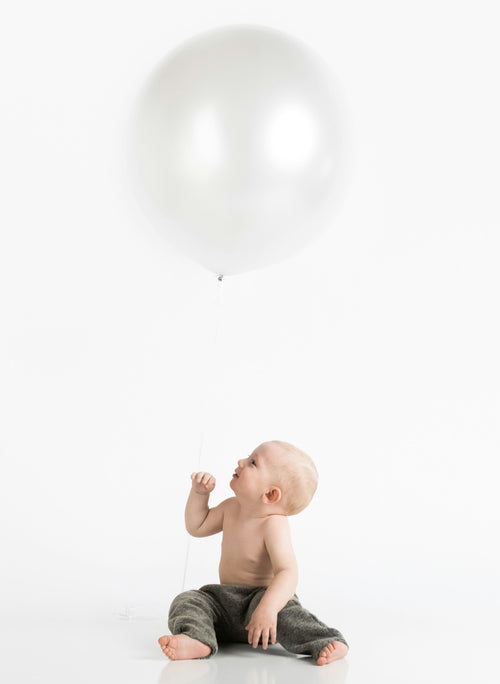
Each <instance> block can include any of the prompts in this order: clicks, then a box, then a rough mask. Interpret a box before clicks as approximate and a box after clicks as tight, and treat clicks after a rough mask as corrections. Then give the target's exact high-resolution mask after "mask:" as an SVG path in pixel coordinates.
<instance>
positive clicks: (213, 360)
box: [182, 275, 224, 591]
mask: <svg viewBox="0 0 500 684" xmlns="http://www.w3.org/2000/svg"><path fill="white" fill-rule="evenodd" d="M223 278H224V276H222V275H218V276H217V290H218V295H217V302H216V314H215V325H214V336H213V341H212V350H211V353H210V355H209V357H208V359H207V362H208V368H209V369H211V370H214V369H215V367H216V365H217V364H216V356H217V349H218V346H219V335H220V327H221V319H222V282H223ZM216 377H218V376H217V374H216ZM209 388H210V380H209V379H207V380H206V382H205V392H204V397H203V402H202V407H201V429H200V446H199V449H198V460H197V463H196V470H199V469H200V465H201V457H202V454H203V450H204V448H205V432H206V423H207V404H208V394H209ZM190 549H191V535H189V534H188V537H187V544H186V557H185V559H184V572H183V575H182V591H184V590H185V588H186V577H187V570H188V566H189V552H190Z"/></svg>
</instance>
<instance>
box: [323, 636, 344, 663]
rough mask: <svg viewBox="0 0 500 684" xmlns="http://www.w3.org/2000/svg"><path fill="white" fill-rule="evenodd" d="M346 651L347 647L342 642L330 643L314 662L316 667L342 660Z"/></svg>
mask: <svg viewBox="0 0 500 684" xmlns="http://www.w3.org/2000/svg"><path fill="white" fill-rule="evenodd" d="M348 650H349V649H348V647H347V646H346V645H345V644H344V643H343V642H342V641H332V643H331V644H328V646H325V648H323V649H322V650H321V652H320V654H319V658H318V660H317V661H316V662H317V663H318V665H328V663H331V662H333V661H334V660H340V659H341V658H343V657H344V656H345V655H346V653H347V651H348Z"/></svg>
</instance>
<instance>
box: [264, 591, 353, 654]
mask: <svg viewBox="0 0 500 684" xmlns="http://www.w3.org/2000/svg"><path fill="white" fill-rule="evenodd" d="M277 641H278V643H280V644H281V645H282V646H283V647H284V648H286V649H287V651H291V652H292V653H297V654H300V655H310V656H312V657H313V658H314V659H315V660H316V662H317V663H318V665H326V664H327V663H331V662H332V661H334V660H340V659H341V658H343V657H344V656H345V655H346V653H347V651H348V650H349V647H348V646H347V642H346V640H345V639H344V637H343V636H342V634H341V633H340V632H339V631H338V629H333V628H332V627H328V626H327V625H325V624H324V623H323V622H321V621H320V620H318V618H317V617H316V616H315V615H313V614H312V613H310V612H309V611H307V610H306V609H305V608H303V607H302V606H301V604H300V602H299V600H298V599H297V598H296V597H293V598H292V599H291V600H290V601H288V603H287V604H286V606H285V607H284V608H283V609H282V610H280V612H279V613H278V625H277Z"/></svg>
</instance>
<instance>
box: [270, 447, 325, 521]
mask: <svg viewBox="0 0 500 684" xmlns="http://www.w3.org/2000/svg"><path fill="white" fill-rule="evenodd" d="M269 443H270V444H277V445H278V446H280V447H281V448H282V449H283V451H285V452H286V456H287V457H286V458H285V459H284V462H283V464H281V465H280V469H279V479H280V481H281V485H282V487H283V499H282V501H283V506H284V508H285V512H286V514H287V515H296V514H297V513H300V511H302V510H304V508H305V507H306V506H308V505H309V503H310V502H311V499H312V498H313V496H314V492H315V491H316V488H317V486H318V471H317V470H316V466H315V465H314V462H313V460H312V458H311V457H310V456H309V455H308V454H306V453H305V451H302V449H299V448H298V447H296V446H294V445H293V444H289V442H281V441H280V440H277V439H273V440H271V442H269Z"/></svg>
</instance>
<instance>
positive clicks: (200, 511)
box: [184, 473, 225, 537]
mask: <svg viewBox="0 0 500 684" xmlns="http://www.w3.org/2000/svg"><path fill="white" fill-rule="evenodd" d="M191 480H192V485H191V492H190V493H189V497H188V500H187V503H186V510H185V513H184V519H185V522H186V530H187V531H188V532H189V534H190V535H192V536H193V537H209V536H210V535H212V534H217V532H221V531H222V520H223V518H224V504H225V501H223V502H222V503H220V504H219V505H218V506H215V508H209V507H208V499H209V498H210V493H211V492H212V491H213V490H214V488H215V477H214V476H213V475H210V473H193V474H192V475H191Z"/></svg>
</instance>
